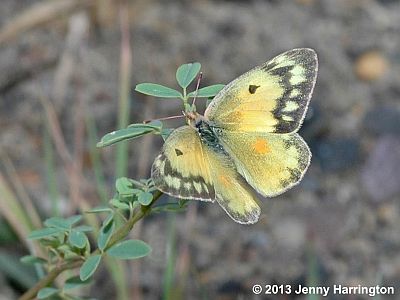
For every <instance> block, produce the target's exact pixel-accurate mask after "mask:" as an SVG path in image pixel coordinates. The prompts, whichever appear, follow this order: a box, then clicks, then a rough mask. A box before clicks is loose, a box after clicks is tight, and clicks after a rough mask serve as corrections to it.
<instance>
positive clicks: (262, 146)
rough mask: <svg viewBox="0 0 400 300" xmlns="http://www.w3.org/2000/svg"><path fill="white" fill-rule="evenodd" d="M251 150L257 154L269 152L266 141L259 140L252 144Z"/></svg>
mask: <svg viewBox="0 0 400 300" xmlns="http://www.w3.org/2000/svg"><path fill="white" fill-rule="evenodd" d="M253 148H254V151H256V152H257V153H258V154H266V153H268V152H269V151H270V150H271V149H270V148H269V145H268V143H267V141H266V140H264V139H261V138H258V139H256V141H255V142H254V144H253Z"/></svg>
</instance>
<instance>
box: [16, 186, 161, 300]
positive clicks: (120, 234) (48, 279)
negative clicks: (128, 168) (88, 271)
mask: <svg viewBox="0 0 400 300" xmlns="http://www.w3.org/2000/svg"><path fill="white" fill-rule="evenodd" d="M162 195H163V193H162V192H160V191H156V192H155V193H154V198H153V201H152V202H151V204H150V205H148V206H140V207H138V209H137V210H136V213H134V214H133V216H132V217H131V218H130V219H129V220H128V221H127V222H126V223H125V224H124V225H122V226H121V227H120V228H119V229H118V230H117V231H116V232H115V233H114V234H113V235H112V237H111V239H110V242H109V244H108V246H107V248H106V249H108V248H110V247H112V246H113V245H115V244H116V243H118V242H119V241H121V240H123V239H124V238H125V237H126V236H127V235H128V234H129V232H130V231H131V230H132V228H133V226H134V225H135V223H136V222H138V221H139V220H141V219H142V218H143V217H145V216H146V215H147V214H148V213H149V212H150V211H151V206H152V205H153V204H154V203H155V202H156V201H157V200H158V199H159V198H160V197H161V196H162ZM99 253H100V251H99V249H97V250H96V251H94V252H93V253H92V254H99ZM83 262H84V261H83V260H81V259H79V260H74V261H70V262H68V263H64V264H62V265H60V266H58V267H56V268H55V269H53V270H52V271H50V273H48V274H47V275H46V276H45V277H43V278H42V279H41V280H40V281H39V282H38V283H36V284H35V285H34V286H33V287H31V288H30V289H29V290H28V291H26V292H25V294H23V295H22V296H21V297H20V298H19V300H30V299H33V298H34V297H36V294H37V293H38V292H39V291H40V290H41V289H42V288H44V287H46V286H48V285H50V284H51V283H53V281H54V280H55V279H56V278H57V277H58V275H60V274H61V273H62V272H64V271H66V270H70V269H75V268H79V267H80V266H81V265H82V264H83Z"/></svg>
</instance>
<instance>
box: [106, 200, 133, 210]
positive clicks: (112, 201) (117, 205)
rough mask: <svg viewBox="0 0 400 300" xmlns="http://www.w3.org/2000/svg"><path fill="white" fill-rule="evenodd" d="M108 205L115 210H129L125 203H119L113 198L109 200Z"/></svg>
mask: <svg viewBox="0 0 400 300" xmlns="http://www.w3.org/2000/svg"><path fill="white" fill-rule="evenodd" d="M110 204H111V205H112V206H114V207H115V208H119V209H129V205H128V204H126V203H125V202H121V201H119V200H118V199H115V198H113V199H111V200H110Z"/></svg>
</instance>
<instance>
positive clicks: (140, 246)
mask: <svg viewBox="0 0 400 300" xmlns="http://www.w3.org/2000/svg"><path fill="white" fill-rule="evenodd" d="M150 252H151V248H150V246H149V245H147V244H146V243H145V242H143V241H140V240H127V241H123V242H120V243H118V244H116V245H114V246H112V247H111V248H110V249H108V250H107V254H109V255H110V256H113V257H115V258H119V259H135V258H140V257H144V256H146V255H148V254H149V253H150Z"/></svg>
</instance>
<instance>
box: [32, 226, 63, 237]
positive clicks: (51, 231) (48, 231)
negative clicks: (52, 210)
mask: <svg viewBox="0 0 400 300" xmlns="http://www.w3.org/2000/svg"><path fill="white" fill-rule="evenodd" d="M63 231H64V230H61V229H59V228H53V227H51V228H43V229H38V230H34V231H32V232H31V233H30V234H29V235H28V239H29V240H38V239H42V238H47V237H52V236H54V235H56V234H58V233H60V232H63Z"/></svg>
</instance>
